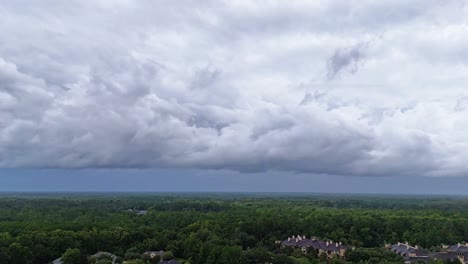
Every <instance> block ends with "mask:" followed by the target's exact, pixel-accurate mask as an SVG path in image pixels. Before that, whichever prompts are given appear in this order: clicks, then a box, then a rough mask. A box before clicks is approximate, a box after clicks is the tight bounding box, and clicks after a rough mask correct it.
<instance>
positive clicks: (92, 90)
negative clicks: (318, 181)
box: [0, 0, 468, 176]
mask: <svg viewBox="0 0 468 264" xmlns="http://www.w3.org/2000/svg"><path fill="white" fill-rule="evenodd" d="M467 18H468V7H467V6H466V5H465V4H464V2H463V1H437V0H432V1H427V0H424V1H423V0H421V1H410V2H408V1H378V2H375V1H356V2H353V1H350V2H346V3H344V2H343V1H312V2H311V1H293V2H292V3H291V4H288V5H283V4H280V3H279V2H276V1H266V2H262V3H261V4H255V3H254V2H252V1H225V2H222V1H186V2H177V3H176V2H164V1H124V0H121V1H104V0H100V1H67V2H66V3H65V2H62V1H40V2H33V3H31V2H30V1H27V2H26V1H25V2H24V3H23V1H17V0H15V1H4V2H3V3H2V4H0V22H1V23H0V30H1V32H2V38H1V40H0V167H33V168H161V167H176V168H200V169H229V170H235V171H241V172H259V171H268V170H276V171H292V172H304V173H314V174H333V175H354V176H391V175H400V176H401V175H422V176H463V175H465V172H466V171H467V169H468V165H467V163H466V161H467V160H468V152H467V151H466V149H467V147H468V133H467V131H468V108H467V107H466V106H467V105H468V99H467V98H468V92H466V87H465V84H466V83H468V53H467V51H466V46H467V44H468V26H467V25H468V19H467Z"/></svg>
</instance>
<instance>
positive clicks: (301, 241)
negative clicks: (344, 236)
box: [281, 238, 348, 252]
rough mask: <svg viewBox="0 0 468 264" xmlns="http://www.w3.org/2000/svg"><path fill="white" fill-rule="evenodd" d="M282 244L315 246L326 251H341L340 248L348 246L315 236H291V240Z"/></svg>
mask: <svg viewBox="0 0 468 264" xmlns="http://www.w3.org/2000/svg"><path fill="white" fill-rule="evenodd" d="M281 245H283V246H289V247H306V248H313V249H315V250H318V249H321V250H324V251H334V252H339V251H340V250H342V249H344V250H346V249H347V248H348V247H347V246H344V245H341V244H340V243H336V242H335V243H332V242H330V241H321V240H317V239H315V238H312V239H307V238H291V239H289V240H283V241H281Z"/></svg>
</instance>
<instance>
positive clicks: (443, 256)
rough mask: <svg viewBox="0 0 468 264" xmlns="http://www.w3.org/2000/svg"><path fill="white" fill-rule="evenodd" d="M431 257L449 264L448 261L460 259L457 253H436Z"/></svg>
mask: <svg viewBox="0 0 468 264" xmlns="http://www.w3.org/2000/svg"><path fill="white" fill-rule="evenodd" d="M430 257H431V258H433V259H435V260H441V261H443V262H447V261H455V260H456V259H457V258H458V255H457V253H455V252H436V253H432V254H431V255H430Z"/></svg>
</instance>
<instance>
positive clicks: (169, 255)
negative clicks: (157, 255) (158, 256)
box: [163, 251, 174, 260]
mask: <svg viewBox="0 0 468 264" xmlns="http://www.w3.org/2000/svg"><path fill="white" fill-rule="evenodd" d="M173 258H174V254H172V251H166V252H164V256H163V260H171V259H173Z"/></svg>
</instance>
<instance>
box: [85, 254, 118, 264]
mask: <svg viewBox="0 0 468 264" xmlns="http://www.w3.org/2000/svg"><path fill="white" fill-rule="evenodd" d="M91 257H92V258H95V259H101V258H110V259H111V260H112V264H115V263H116V261H117V256H116V255H114V254H112V253H109V252H103V251H101V252H98V253H96V254H94V255H92V256H91Z"/></svg>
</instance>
